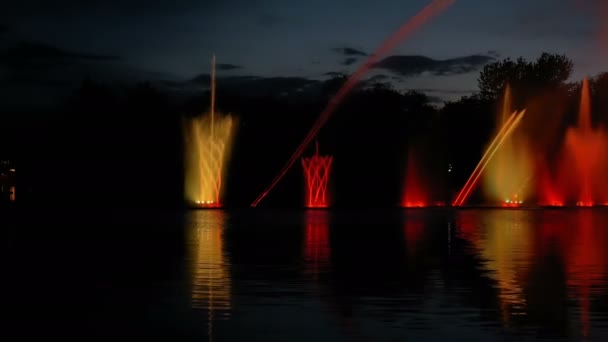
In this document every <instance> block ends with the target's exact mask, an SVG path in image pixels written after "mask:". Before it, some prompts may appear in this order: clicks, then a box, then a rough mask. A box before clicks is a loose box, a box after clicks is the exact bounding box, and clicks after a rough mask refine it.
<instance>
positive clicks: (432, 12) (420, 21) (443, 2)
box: [251, 0, 456, 207]
mask: <svg viewBox="0 0 608 342" xmlns="http://www.w3.org/2000/svg"><path fill="white" fill-rule="evenodd" d="M454 2H456V0H434V1H433V2H431V3H430V4H428V5H427V6H425V7H424V8H423V9H422V10H421V11H420V12H418V13H417V14H416V15H415V16H414V17H412V18H411V19H410V20H408V21H407V22H406V23H405V24H403V25H402V26H401V27H400V28H399V30H397V31H396V32H395V33H393V35H391V36H390V37H389V38H388V39H387V40H386V41H384V43H382V45H381V46H380V47H379V48H378V49H377V50H376V51H374V53H372V54H371V55H370V57H369V58H368V59H367V60H366V61H365V63H364V64H363V65H362V66H361V67H360V68H359V69H357V70H356V71H355V73H354V74H352V75H351V76H350V77H349V78H348V80H347V81H346V83H344V84H343V85H342V87H341V88H340V89H339V90H338V92H337V93H336V95H334V97H332V98H331V99H330V100H329V103H328V104H327V106H326V107H325V109H323V111H322V112H321V114H320V115H319V117H318V118H317V121H316V122H315V123H314V125H313V126H312V128H311V130H310V132H308V134H307V135H306V137H305V138H304V140H303V141H302V142H301V143H300V145H299V146H298V147H297V148H296V150H295V151H294V153H293V154H292V155H291V157H290V158H289V160H288V161H287V163H286V164H285V166H283V168H282V169H281V171H280V172H279V173H278V174H277V176H276V177H275V178H274V179H273V180H272V182H271V183H270V184H269V185H268V186H267V187H266V189H264V191H263V192H262V193H261V194H260V195H259V196H258V198H256V199H255V201H253V203H251V206H252V207H256V206H257V205H258V204H259V203H260V201H262V200H263V199H264V197H266V196H267V195H268V193H269V192H270V191H271V190H272V189H273V188H274V187H275V186H276V185H277V184H278V183H279V181H281V179H283V177H284V176H285V174H286V173H287V171H289V169H291V167H292V166H293V164H295V163H296V161H297V160H298V159H299V158H300V156H301V155H302V154H303V153H304V151H305V150H306V148H307V147H308V145H309V144H310V143H311V142H312V141H313V140H314V139H315V137H316V136H317V134H318V133H319V130H320V129H321V128H322V127H323V126H324V125H325V123H326V122H327V120H329V118H330V117H331V115H332V114H333V113H334V111H335V110H336V108H338V105H339V104H340V103H341V102H342V100H343V99H344V98H345V97H346V95H348V94H349V93H350V92H351V90H353V88H355V86H356V85H357V84H358V83H359V81H360V80H361V78H362V77H363V76H364V75H365V74H366V73H367V71H368V70H369V69H370V68H371V67H372V66H373V65H374V64H375V63H376V62H378V61H379V60H380V59H381V58H384V56H386V55H387V54H388V53H389V52H390V51H391V50H393V48H395V46H397V44H399V43H400V42H401V41H402V40H404V39H406V38H407V37H409V36H411V35H412V34H413V33H414V32H415V31H417V30H418V29H419V28H420V27H422V26H423V25H424V24H426V22H428V21H429V20H431V19H432V18H433V17H435V16H437V15H438V14H440V13H441V12H443V11H445V10H447V9H448V7H450V6H451V5H452V4H454Z"/></svg>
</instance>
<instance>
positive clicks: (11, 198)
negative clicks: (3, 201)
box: [10, 186, 15, 202]
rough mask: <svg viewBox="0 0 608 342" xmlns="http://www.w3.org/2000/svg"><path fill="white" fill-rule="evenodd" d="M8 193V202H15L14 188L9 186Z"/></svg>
mask: <svg viewBox="0 0 608 342" xmlns="http://www.w3.org/2000/svg"><path fill="white" fill-rule="evenodd" d="M10 192H11V194H10V201H11V202H15V186H11V189H10Z"/></svg>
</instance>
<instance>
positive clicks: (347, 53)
mask: <svg viewBox="0 0 608 342" xmlns="http://www.w3.org/2000/svg"><path fill="white" fill-rule="evenodd" d="M332 50H333V51H334V52H337V53H339V54H342V55H344V56H367V54H366V53H365V52H363V51H361V50H357V49H353V48H349V47H340V48H333V49H332Z"/></svg>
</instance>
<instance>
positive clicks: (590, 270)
mask: <svg viewBox="0 0 608 342" xmlns="http://www.w3.org/2000/svg"><path fill="white" fill-rule="evenodd" d="M457 217H458V221H457V222H458V223H457V224H458V233H459V235H460V237H461V238H463V239H465V240H466V241H468V242H469V243H470V244H471V245H472V247H473V250H474V253H475V254H477V255H479V256H480V257H481V258H482V259H483V266H482V267H483V268H484V270H485V271H489V273H488V275H489V277H490V278H491V279H493V280H494V281H495V286H496V287H497V289H498V297H499V303H500V308H501V311H502V317H503V322H504V324H505V325H506V326H509V325H511V324H510V323H511V322H512V321H514V318H515V316H520V318H521V316H530V317H529V318H528V319H522V320H518V321H519V322H524V321H537V322H535V323H536V324H541V325H545V326H547V325H550V326H556V325H559V324H561V325H562V328H564V329H566V328H567V327H566V326H565V325H564V324H565V323H566V322H567V320H568V318H567V317H568V311H569V310H568V308H567V307H563V306H562V305H561V304H560V300H559V298H562V297H563V296H564V295H565V293H567V296H568V297H569V298H570V299H572V300H574V303H576V305H575V309H574V312H576V315H578V316H579V320H580V325H579V328H578V329H577V330H578V333H580V335H581V336H582V337H589V336H590V333H591V330H592V325H593V324H592V322H593V319H594V317H593V316H594V312H593V310H592V300H593V299H594V297H595V299H600V298H601V296H604V295H605V289H606V287H607V286H608V251H606V249H605V248H603V246H604V245H605V243H606V241H608V232H607V231H606V229H605V227H602V226H601V224H599V223H600V222H606V221H607V220H608V212H605V211H598V210H579V211H574V212H573V211H561V210H558V211H525V210H515V211H512V210H509V211H463V212H458V214H457ZM534 223H538V226H535V225H534ZM532 226H535V227H534V229H532V228H531V227H532ZM541 272H542V274H541ZM564 286H565V287H564ZM562 288H563V290H562ZM562 291H567V292H564V293H562ZM554 296H557V297H555V298H554ZM596 319H601V317H596ZM560 322H561V323H560ZM562 333H565V332H564V331H562Z"/></svg>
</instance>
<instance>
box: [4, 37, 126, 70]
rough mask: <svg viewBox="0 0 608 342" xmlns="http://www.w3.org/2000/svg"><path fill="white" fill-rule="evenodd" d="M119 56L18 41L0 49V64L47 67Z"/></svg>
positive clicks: (29, 67) (31, 67)
mask: <svg viewBox="0 0 608 342" xmlns="http://www.w3.org/2000/svg"><path fill="white" fill-rule="evenodd" d="M118 60H120V57H118V56H112V55H96V54H84V53H75V52H70V51H66V50H63V49H61V48H58V47H55V46H52V45H47V44H41V43H34V42H19V43H16V44H14V45H11V46H9V47H8V48H6V49H3V50H2V51H0V66H4V67H8V68H11V69H20V70H24V69H49V68H54V67H60V66H69V65H73V64H75V63H78V62H87V61H88V62H100V61H101V62H107V61H118Z"/></svg>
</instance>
